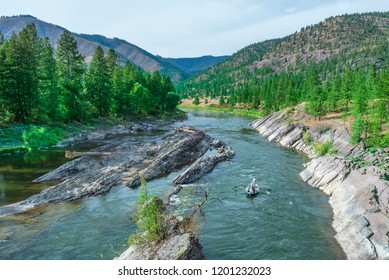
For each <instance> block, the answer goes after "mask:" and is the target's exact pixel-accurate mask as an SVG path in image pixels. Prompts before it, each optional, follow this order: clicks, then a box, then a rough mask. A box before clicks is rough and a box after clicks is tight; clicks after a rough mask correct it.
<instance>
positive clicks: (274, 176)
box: [0, 112, 344, 260]
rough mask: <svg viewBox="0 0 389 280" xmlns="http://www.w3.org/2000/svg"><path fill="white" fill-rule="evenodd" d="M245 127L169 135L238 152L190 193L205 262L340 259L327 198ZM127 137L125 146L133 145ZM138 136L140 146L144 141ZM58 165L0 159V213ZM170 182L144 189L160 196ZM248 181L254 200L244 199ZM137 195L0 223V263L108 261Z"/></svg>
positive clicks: (199, 117)
mask: <svg viewBox="0 0 389 280" xmlns="http://www.w3.org/2000/svg"><path fill="white" fill-rule="evenodd" d="M250 121H251V120H250V119H245V118H240V117H236V116H230V115H226V114H222V113H209V112H192V113H190V114H189V118H188V120H186V121H184V122H181V123H176V124H174V125H172V127H177V126H181V125H183V124H185V125H191V126H193V127H195V128H197V129H201V130H205V131H207V133H208V134H210V135H211V136H213V137H217V138H220V139H221V140H223V141H224V142H226V143H227V144H228V145H230V146H231V147H232V148H233V149H234V150H235V152H236V155H235V157H234V158H233V159H232V160H231V161H229V162H223V163H220V164H219V165H218V166H216V168H215V169H214V170H213V171H212V172H211V173H209V174H207V175H206V176H205V177H203V178H202V179H200V180H199V181H198V182H196V183H195V184H192V185H191V186H190V187H191V188H193V189H196V188H201V187H206V188H209V189H210V190H211V196H212V197H213V198H217V200H216V199H211V200H209V201H208V203H207V205H206V207H205V208H204V210H205V214H206V215H205V217H204V218H201V219H200V220H199V227H198V235H199V238H200V243H201V245H202V246H203V253H204V255H205V257H206V258H207V259H219V260H220V259H342V258H344V257H343V254H342V251H341V250H340V249H339V247H338V245H337V243H336V242H335V240H334V238H333V235H334V232H333V230H332V228H331V221H332V211H331V208H330V206H329V204H328V202H327V201H328V197H327V196H326V195H324V194H323V193H322V192H320V191H318V190H316V189H313V188H312V187H310V186H309V185H307V184H306V183H304V182H303V181H302V180H301V179H300V177H299V175H298V174H299V172H301V170H302V169H303V164H304V163H305V162H306V161H307V158H305V157H304V156H303V155H301V154H298V153H296V152H293V151H289V150H287V149H284V148H282V147H281V146H279V145H278V144H275V143H270V142H268V141H267V140H266V139H263V138H262V137H260V136H259V135H258V134H257V133H256V132H255V131H254V130H252V129H251V128H250V126H249V125H248V123H249V122H250ZM132 137H133V136H132ZM154 137H157V136H153V135H142V136H139V137H138V138H139V139H138V141H140V142H146V141H150V140H152V139H153V138H154ZM64 162H65V159H64V158H63V151H62V150H50V151H41V152H36V153H35V154H32V155H26V154H20V155H12V156H1V158H0V206H1V205H6V204H9V203H13V202H16V201H20V200H22V199H24V198H26V197H28V196H30V195H32V194H34V193H37V192H39V191H40V190H41V189H42V188H44V187H46V186H45V185H35V184H32V183H31V180H32V179H34V178H36V177H38V176H39V175H41V174H44V173H45V172H48V171H50V170H51V169H53V168H55V167H58V166H59V165H61V164H62V163H64ZM177 174H178V172H175V173H172V174H170V175H169V176H167V177H164V178H159V179H156V180H153V181H150V182H148V188H149V189H150V190H151V191H153V192H154V193H156V194H157V195H161V196H163V195H164V194H166V193H167V192H168V190H169V189H171V188H172V187H173V184H172V183H171V180H172V178H174V177H175V176H176V175H177ZM252 176H256V177H257V179H258V183H259V185H260V186H261V187H262V191H261V193H260V194H259V195H258V196H257V197H254V198H247V197H246V196H245V193H244V186H245V185H247V184H248V183H249V182H250V181H251V179H252ZM138 196H139V189H130V188H127V187H124V186H116V187H114V188H112V190H111V191H110V192H109V193H107V194H105V195H100V196H97V197H88V198H85V199H82V200H80V201H76V202H64V203H57V204H50V205H47V206H44V207H40V208H39V209H37V210H36V211H34V212H32V213H27V214H22V215H14V216H9V217H5V218H2V219H0V259H112V258H114V257H116V256H118V255H119V254H120V253H121V252H122V251H124V250H125V248H126V243H127V239H128V237H129V235H130V234H131V233H132V232H133V231H134V230H135V225H134V224H133V222H132V221H131V219H130V216H131V215H132V214H133V213H134V211H135V202H136V200H137V199H138Z"/></svg>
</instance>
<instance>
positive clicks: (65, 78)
mask: <svg viewBox="0 0 389 280" xmlns="http://www.w3.org/2000/svg"><path fill="white" fill-rule="evenodd" d="M57 45H58V47H57V52H56V58H57V71H58V76H59V92H60V96H59V98H60V110H61V113H62V114H63V115H64V116H65V119H66V120H67V121H75V120H78V121H83V120H84V119H85V109H86V108H85V97H84V96H83V86H82V81H83V75H84V73H85V68H86V66H85V62H84V58H83V57H82V55H81V54H80V53H79V51H78V46H77V42H76V40H75V39H74V37H73V36H72V34H71V33H70V32H69V31H67V30H65V31H64V32H63V33H62V35H61V38H60V39H59V40H58V44H57Z"/></svg>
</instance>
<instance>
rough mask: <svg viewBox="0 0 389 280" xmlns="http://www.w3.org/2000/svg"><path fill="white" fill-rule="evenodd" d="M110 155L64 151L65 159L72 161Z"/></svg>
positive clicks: (105, 153)
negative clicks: (83, 157)
mask: <svg viewBox="0 0 389 280" xmlns="http://www.w3.org/2000/svg"><path fill="white" fill-rule="evenodd" d="M110 154H111V153H108V152H75V151H65V157H66V158H68V159H74V158H77V157H82V156H109V155H110Z"/></svg>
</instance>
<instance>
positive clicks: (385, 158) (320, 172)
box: [251, 107, 389, 259]
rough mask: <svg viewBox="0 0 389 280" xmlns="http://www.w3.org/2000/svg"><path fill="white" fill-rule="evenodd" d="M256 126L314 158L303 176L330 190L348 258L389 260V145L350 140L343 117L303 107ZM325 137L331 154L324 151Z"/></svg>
mask: <svg viewBox="0 0 389 280" xmlns="http://www.w3.org/2000/svg"><path fill="white" fill-rule="evenodd" d="M251 125H252V126H253V127H254V128H255V129H257V131H258V132H259V133H260V134H261V135H263V136H264V137H267V138H268V139H269V140H270V141H274V142H278V143H280V144H281V145H283V146H285V147H287V148H291V149H296V150H298V151H302V152H304V153H306V154H307V155H309V156H310V157H311V158H312V160H311V161H310V162H309V163H307V164H306V165H305V169H304V170H303V171H302V172H301V173H300V176H301V177H302V179H303V180H304V181H306V182H308V183H309V184H310V185H311V186H313V187H315V188H319V189H321V190H322V191H323V192H325V193H326V194H327V195H329V203H330V205H331V206H332V208H333V212H334V220H333V223H332V226H333V228H334V230H335V231H336V235H335V238H336V240H337V241H338V243H339V244H340V246H341V247H342V249H343V250H344V252H345V254H346V256H347V258H348V259H389V181H388V178H389V172H388V170H389V148H383V149H377V150H368V149H365V148H364V147H363V145H359V146H355V145H351V144H350V143H349V140H350V135H349V132H348V129H347V127H345V126H343V125H341V124H340V121H339V123H337V122H336V121H333V120H332V121H330V122H327V123H326V122H325V121H324V122H317V123H314V122H311V120H309V118H308V119H307V116H306V115H305V114H304V113H303V112H302V110H301V108H300V107H295V108H294V110H292V111H291V110H283V111H280V112H276V113H273V114H271V115H269V116H267V117H265V118H263V119H259V120H257V121H254V122H253V123H252V124H251ZM326 142H327V143H332V145H330V146H331V148H330V149H329V152H330V153H332V154H330V155H324V156H319V155H318V154H317V150H318V147H320V146H319V145H323V144H324V143H326ZM315 147H316V148H315ZM321 147H322V146H321Z"/></svg>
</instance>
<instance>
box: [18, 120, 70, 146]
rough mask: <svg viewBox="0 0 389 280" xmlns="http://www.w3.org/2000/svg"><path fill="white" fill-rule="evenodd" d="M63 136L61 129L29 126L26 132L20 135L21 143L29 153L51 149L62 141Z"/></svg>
mask: <svg viewBox="0 0 389 280" xmlns="http://www.w3.org/2000/svg"><path fill="white" fill-rule="evenodd" d="M63 136H64V133H63V130H62V129H61V128H50V127H45V126H35V125H31V126H30V128H29V129H28V130H25V131H23V133H22V138H23V141H24V142H25V144H26V148H27V150H29V151H31V150H36V149H39V148H48V147H51V146H53V145H55V144H57V143H58V142H59V141H60V140H61V139H63Z"/></svg>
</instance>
